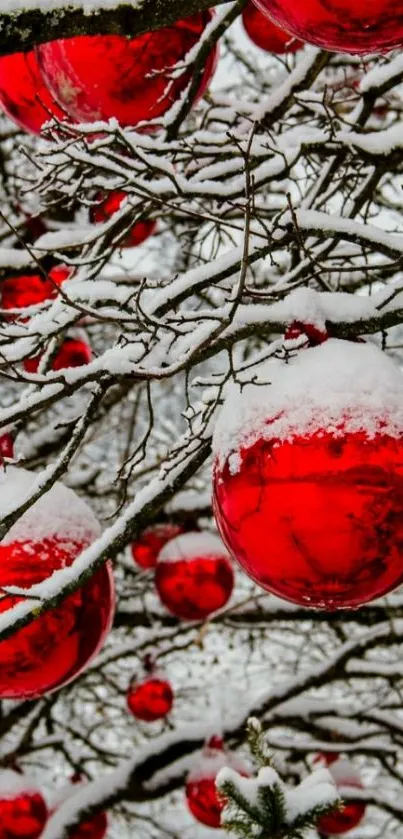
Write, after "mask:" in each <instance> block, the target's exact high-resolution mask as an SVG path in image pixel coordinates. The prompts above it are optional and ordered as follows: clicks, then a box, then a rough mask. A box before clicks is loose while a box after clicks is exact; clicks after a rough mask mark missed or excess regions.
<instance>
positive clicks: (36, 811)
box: [0, 770, 48, 839]
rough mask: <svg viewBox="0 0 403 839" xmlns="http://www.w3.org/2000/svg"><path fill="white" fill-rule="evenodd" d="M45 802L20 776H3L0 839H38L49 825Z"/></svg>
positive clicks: (2, 774)
mask: <svg viewBox="0 0 403 839" xmlns="http://www.w3.org/2000/svg"><path fill="white" fill-rule="evenodd" d="M47 818H48V811H47V807H46V804H45V801H44V799H43V797H42V795H41V794H40V792H38V791H37V790H35V789H33V788H30V786H29V784H28V782H27V780H26V779H25V778H23V776H22V775H19V774H17V772H12V771H11V770H6V771H4V772H2V773H1V775H0V839H38V836H40V835H41V833H42V831H43V828H44V827H45V824H46V822H47Z"/></svg>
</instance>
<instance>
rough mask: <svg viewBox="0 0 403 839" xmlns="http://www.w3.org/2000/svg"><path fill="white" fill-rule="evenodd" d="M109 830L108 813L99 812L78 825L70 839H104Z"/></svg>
mask: <svg viewBox="0 0 403 839" xmlns="http://www.w3.org/2000/svg"><path fill="white" fill-rule="evenodd" d="M107 830H108V817H107V815H106V813H97V815H96V816H93V817H92V818H90V819H87V820H86V821H84V822H81V824H80V825H79V826H78V827H76V829H75V830H73V833H71V834H70V837H69V839H104V837H105V836H106V833H107Z"/></svg>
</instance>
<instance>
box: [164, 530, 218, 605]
mask: <svg viewBox="0 0 403 839" xmlns="http://www.w3.org/2000/svg"><path fill="white" fill-rule="evenodd" d="M155 587H156V589H157V592H158V594H159V596H160V598H161V600H162V602H163V603H164V605H165V606H166V607H167V609H168V610H169V611H170V612H171V613H172V614H173V615H176V617H178V618H182V619H184V620H204V619H205V618H207V617H208V616H209V615H211V614H212V613H213V612H216V611H217V610H218V609H221V608H222V607H223V606H225V604H226V603H227V601H228V600H229V598H230V596H231V594H232V590H233V587H234V572H233V569H232V563H231V558H230V556H229V554H228V551H227V550H226V548H225V545H224V544H223V543H222V541H221V539H220V538H219V537H218V536H216V535H215V534H212V533H209V532H208V531H203V532H193V533H183V534H182V535H181V536H177V537H176V538H175V539H171V541H169V542H167V543H166V545H165V546H164V547H163V548H162V551H161V552H160V553H159V554H158V559H157V565H156V569H155Z"/></svg>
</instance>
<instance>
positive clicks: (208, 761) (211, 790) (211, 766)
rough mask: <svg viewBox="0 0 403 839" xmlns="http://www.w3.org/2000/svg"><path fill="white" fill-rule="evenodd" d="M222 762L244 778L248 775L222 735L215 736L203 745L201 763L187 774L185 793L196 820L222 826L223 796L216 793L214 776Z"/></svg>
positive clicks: (210, 825) (243, 765)
mask: <svg viewBox="0 0 403 839" xmlns="http://www.w3.org/2000/svg"><path fill="white" fill-rule="evenodd" d="M224 766H228V767H230V768H232V769H235V770H236V771H237V772H239V773H240V774H241V775H243V776H244V777H245V778H246V777H248V776H249V772H248V769H247V768H246V766H245V764H244V763H243V762H242V761H241V760H239V758H238V757H237V755H235V754H234V753H233V752H230V751H229V750H227V749H225V747H224V743H223V740H222V738H221V737H217V736H214V737H211V738H210V740H208V741H207V743H206V745H205V746H204V748H203V751H202V755H201V761H200V763H199V764H198V766H196V767H195V768H194V769H192V771H191V772H190V773H189V775H188V777H187V781H186V790H185V794H186V801H187V804H188V807H189V810H190V812H191V813H192V815H193V816H194V817H195V819H196V820H197V821H198V822H201V823H202V824H205V825H207V827H220V826H221V823H220V822H221V813H222V811H223V809H224V806H225V799H223V798H220V797H219V796H218V794H217V790H216V785H215V779H216V777H217V775H218V773H219V771H220V769H223V767H224Z"/></svg>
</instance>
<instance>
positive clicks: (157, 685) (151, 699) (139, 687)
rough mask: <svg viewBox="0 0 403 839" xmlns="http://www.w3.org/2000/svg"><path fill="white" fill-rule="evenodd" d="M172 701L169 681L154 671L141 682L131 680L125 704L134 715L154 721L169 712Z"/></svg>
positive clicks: (137, 717)
mask: <svg viewBox="0 0 403 839" xmlns="http://www.w3.org/2000/svg"><path fill="white" fill-rule="evenodd" d="M173 701H174V695H173V690H172V687H171V685H170V683H169V682H168V681H167V680H166V679H164V678H163V676H162V675H161V676H159V675H158V673H157V672H156V673H154V674H152V675H150V676H149V677H148V678H146V679H145V680H144V681H143V682H133V683H132V684H131V685H130V687H129V690H128V692H127V704H128V707H129V710H130V711H131V713H132V714H133V716H134V717H136V719H138V720H142V721H143V722H154V721H155V720H160V719H163V717H166V716H167V714H169V712H170V710H171V708H172V705H173Z"/></svg>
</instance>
